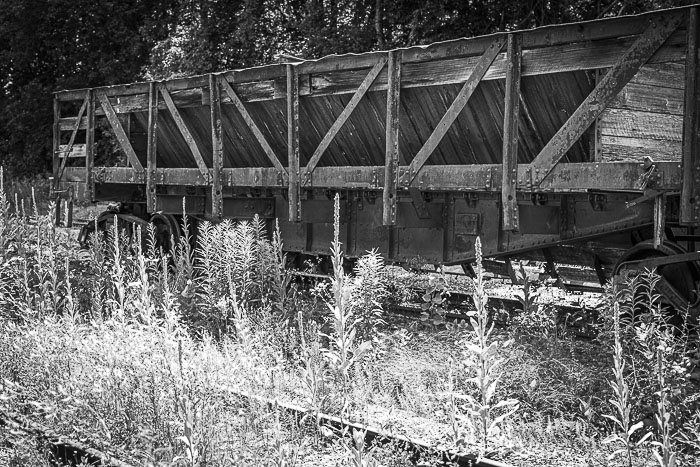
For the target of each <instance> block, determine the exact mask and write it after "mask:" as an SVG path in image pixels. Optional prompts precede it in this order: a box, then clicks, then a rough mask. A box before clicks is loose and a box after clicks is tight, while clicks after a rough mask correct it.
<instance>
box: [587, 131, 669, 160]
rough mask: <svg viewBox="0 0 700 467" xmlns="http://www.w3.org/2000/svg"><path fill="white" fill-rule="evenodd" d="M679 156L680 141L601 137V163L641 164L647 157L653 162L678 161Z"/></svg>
mask: <svg viewBox="0 0 700 467" xmlns="http://www.w3.org/2000/svg"><path fill="white" fill-rule="evenodd" d="M681 154H682V144H681V142H680V141H667V140H659V139H648V138H627V137H624V136H608V135H602V136H601V158H600V161H601V162H611V161H639V162H641V161H644V159H645V158H647V157H648V158H650V159H651V160H653V161H680V160H681Z"/></svg>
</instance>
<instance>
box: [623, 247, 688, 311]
mask: <svg viewBox="0 0 700 467" xmlns="http://www.w3.org/2000/svg"><path fill="white" fill-rule="evenodd" d="M683 253H685V250H684V249H683V248H681V247H680V246H679V245H678V244H676V243H673V242H668V241H667V242H664V243H662V244H661V245H659V246H658V247H654V244H653V242H651V241H644V242H641V243H638V244H637V245H635V246H633V247H632V248H630V249H629V250H628V251H627V252H625V254H624V255H622V257H621V258H620V259H619V260H618V262H617V264H616V265H615V269H614V275H618V274H630V273H631V274H635V273H639V272H641V270H642V268H643V266H641V267H640V265H639V263H637V262H638V261H641V260H647V259H653V258H661V257H666V256H673V255H678V254H683ZM656 273H657V274H658V275H659V276H660V277H661V279H660V280H659V282H658V284H657V286H656V290H657V292H658V293H660V294H661V297H662V305H663V307H664V309H665V310H667V311H668V312H669V314H670V315H671V318H672V321H674V322H675V323H677V324H680V318H681V316H682V314H684V313H685V312H686V310H687V311H689V312H690V313H691V314H697V313H698V312H699V311H700V296H699V295H698V294H699V291H698V289H697V284H698V283H700V264H698V263H697V262H684V263H673V264H666V265H662V266H659V267H658V268H657V269H656Z"/></svg>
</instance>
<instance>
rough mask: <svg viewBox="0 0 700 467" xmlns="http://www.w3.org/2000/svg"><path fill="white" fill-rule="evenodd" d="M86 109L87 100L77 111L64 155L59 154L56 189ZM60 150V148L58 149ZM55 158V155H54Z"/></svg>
mask: <svg viewBox="0 0 700 467" xmlns="http://www.w3.org/2000/svg"><path fill="white" fill-rule="evenodd" d="M86 108H87V99H85V100H84V101H83V105H81V106H80V110H79V111H78V116H77V117H76V118H75V122H74V125H73V131H72V132H71V135H70V140H69V141H68V144H67V145H66V147H65V148H64V149H63V150H64V151H65V153H63V154H59V157H62V158H63V160H62V161H61V167H60V168H59V169H58V177H56V185H55V186H56V187H58V184H59V183H60V182H61V176H62V175H63V170H64V169H65V168H66V163H67V162H68V157H70V153H71V151H72V149H73V144H74V143H75V137H76V135H77V134H78V128H80V121H81V120H82V119H83V115H84V114H85V109H86ZM59 150H60V147H59ZM54 156H55V155H54Z"/></svg>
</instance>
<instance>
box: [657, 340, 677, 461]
mask: <svg viewBox="0 0 700 467" xmlns="http://www.w3.org/2000/svg"><path fill="white" fill-rule="evenodd" d="M667 340H668V338H667V336H666V334H665V332H662V333H661V334H660V335H659V345H658V347H657V352H656V362H657V366H658V368H657V369H658V373H659V376H658V378H659V379H658V381H659V402H658V404H657V410H658V412H657V414H656V422H657V423H658V425H659V430H660V432H661V442H655V443H654V444H656V445H658V446H660V447H661V454H659V452H658V451H654V457H656V460H657V461H658V463H659V465H660V466H661V467H675V466H676V453H675V452H673V447H672V445H671V414H670V413H669V412H668V411H667V409H666V407H667V405H668V398H667V394H666V393H667V388H666V380H665V368H664V359H665V353H666V350H667Z"/></svg>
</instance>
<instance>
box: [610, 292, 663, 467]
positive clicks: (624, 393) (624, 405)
mask: <svg viewBox="0 0 700 467" xmlns="http://www.w3.org/2000/svg"><path fill="white" fill-rule="evenodd" d="M613 313H614V314H613V334H614V339H615V342H614V344H613V374H614V375H615V380H614V381H610V386H611V387H612V389H613V398H612V399H610V403H611V404H612V405H613V406H614V407H615V409H616V411H617V413H616V414H614V415H603V416H604V417H605V418H608V419H610V420H612V421H613V422H614V423H615V425H617V427H618V428H619V429H620V431H619V432H618V433H613V434H612V435H610V436H608V437H607V438H605V439H604V440H603V443H604V444H607V443H612V442H617V443H618V444H622V446H623V447H622V448H620V449H617V450H616V451H614V452H613V453H612V454H611V455H610V456H608V460H612V459H613V458H615V457H616V456H618V455H620V454H624V455H625V456H626V458H627V465H628V467H632V452H633V451H634V449H635V448H636V447H637V446H640V445H641V444H643V443H644V442H645V441H646V440H647V438H649V436H651V432H649V433H647V434H645V435H644V436H643V437H642V438H641V439H640V440H639V441H638V442H637V443H636V444H634V443H632V435H634V433H635V432H636V431H637V430H639V429H640V428H642V427H643V426H644V423H643V422H641V421H640V422H638V423H635V424H634V425H630V424H631V420H630V418H631V412H632V404H631V395H632V394H631V391H630V388H629V385H628V384H627V381H626V380H625V361H624V355H623V352H622V338H621V330H620V305H619V303H618V302H617V301H615V303H614V305H613Z"/></svg>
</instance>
